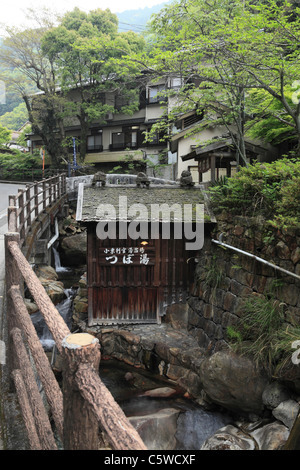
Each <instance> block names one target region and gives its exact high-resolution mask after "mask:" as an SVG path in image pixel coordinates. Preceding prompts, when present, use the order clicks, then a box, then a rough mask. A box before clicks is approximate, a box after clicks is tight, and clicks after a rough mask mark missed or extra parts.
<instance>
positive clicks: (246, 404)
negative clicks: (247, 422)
mask: <svg viewBox="0 0 300 470" xmlns="http://www.w3.org/2000/svg"><path fill="white" fill-rule="evenodd" d="M199 375H200V379H201V382H202V386H203V389H204V391H205V392H206V393H207V395H208V396H209V398H210V399H211V400H212V401H213V402H214V403H217V404H219V405H221V406H223V407H225V408H227V409H229V410H232V411H236V412H239V413H256V414H258V415H260V414H261V413H262V411H263V408H264V406H263V402H262V393H263V391H264V389H265V387H266V384H267V383H268V379H267V377H266V376H265V375H264V374H263V372H262V371H260V370H258V369H257V367H256V366H255V364H254V363H253V362H252V361H251V360H250V359H248V358H246V357H245V356H238V355H236V354H234V353H233V352H232V351H218V352H216V353H215V354H213V355H212V356H210V357H208V358H205V359H204V360H203V361H202V363H201V366H200V369H199Z"/></svg>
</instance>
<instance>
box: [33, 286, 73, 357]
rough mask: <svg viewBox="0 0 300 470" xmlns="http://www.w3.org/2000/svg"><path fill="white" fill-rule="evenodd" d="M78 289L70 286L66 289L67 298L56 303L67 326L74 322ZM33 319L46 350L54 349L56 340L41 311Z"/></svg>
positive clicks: (34, 314)
mask: <svg viewBox="0 0 300 470" xmlns="http://www.w3.org/2000/svg"><path fill="white" fill-rule="evenodd" d="M75 292H76V289H73V288H70V289H65V295H66V299H64V300H63V301H62V302H60V303H59V304H57V305H56V308H57V310H58V311H59V313H60V314H61V316H62V318H63V319H64V320H65V322H66V324H67V326H68V327H69V328H71V324H72V305H73V299H74V295H75ZM31 320H32V322H33V324H34V327H35V329H36V331H37V334H38V336H39V338H40V342H41V343H42V345H43V348H44V350H45V351H52V349H53V347H54V344H55V342H54V340H53V337H52V335H51V333H50V331H49V328H48V327H47V325H46V323H45V320H44V318H43V316H42V314H41V313H40V312H36V313H33V314H32V315H31Z"/></svg>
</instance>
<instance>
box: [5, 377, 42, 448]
mask: <svg viewBox="0 0 300 470" xmlns="http://www.w3.org/2000/svg"><path fill="white" fill-rule="evenodd" d="M12 377H13V380H14V384H15V387H16V392H17V396H18V400H19V404H20V408H21V412H22V416H23V421H24V425H25V428H26V431H27V436H28V442H29V446H30V449H31V450H42V446H41V443H40V440H39V436H38V433H37V430H36V426H35V422H34V417H33V414H32V411H31V407H30V403H29V399H28V395H27V391H26V387H25V384H24V381H23V377H22V373H21V371H20V370H17V369H15V370H13V371H12Z"/></svg>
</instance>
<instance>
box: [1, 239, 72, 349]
mask: <svg viewBox="0 0 300 470" xmlns="http://www.w3.org/2000/svg"><path fill="white" fill-rule="evenodd" d="M8 250H9V252H10V253H11V255H12V257H13V259H14V260H15V262H16V264H17V267H18V268H19V270H20V272H21V274H22V276H23V278H24V280H25V282H26V284H27V287H28V289H29V290H30V292H31V294H32V295H33V298H34V300H35V302H36V304H37V306H38V308H39V310H40V311H41V313H42V315H43V317H44V320H45V322H46V324H47V326H48V328H49V330H50V332H51V334H52V336H53V339H54V341H55V343H56V346H57V348H58V350H59V352H61V343H62V341H63V339H64V338H65V337H66V336H67V335H68V334H70V330H69V328H68V326H67V324H66V323H65V321H64V320H63V318H62V316H61V315H60V314H59V312H58V311H57V309H56V308H55V306H54V305H53V303H52V302H51V300H50V298H49V296H48V294H47V292H46V291H45V289H44V287H43V285H42V283H41V281H40V280H39V278H38V277H37V275H36V274H35V273H34V271H33V270H32V268H31V267H30V265H29V264H28V261H27V259H26V258H25V256H24V255H23V253H22V251H21V250H20V248H19V246H18V244H17V243H14V242H12V243H8ZM13 284H16V282H13ZM10 287H11V286H10Z"/></svg>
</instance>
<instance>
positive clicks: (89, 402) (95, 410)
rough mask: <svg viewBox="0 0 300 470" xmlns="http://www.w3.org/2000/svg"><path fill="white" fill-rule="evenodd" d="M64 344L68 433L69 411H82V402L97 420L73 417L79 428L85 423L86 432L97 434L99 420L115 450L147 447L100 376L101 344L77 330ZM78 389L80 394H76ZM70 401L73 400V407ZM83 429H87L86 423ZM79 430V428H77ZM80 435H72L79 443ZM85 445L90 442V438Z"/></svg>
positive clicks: (143, 448)
mask: <svg viewBox="0 0 300 470" xmlns="http://www.w3.org/2000/svg"><path fill="white" fill-rule="evenodd" d="M63 347H64V354H65V358H66V361H67V363H66V367H67V368H66V370H65V372H64V375H65V379H66V385H67V386H68V389H67V390H65V389H64V397H65V399H66V407H67V406H70V410H69V411H68V412H67V409H65V407H64V411H65V420H64V423H65V424H64V426H65V432H68V433H69V432H70V430H69V431H66V420H68V422H69V426H70V425H71V419H70V417H69V414H70V413H71V411H72V409H73V410H80V408H79V406H80V403H83V404H84V405H85V407H87V408H86V409H87V410H88V415H89V416H90V413H91V411H92V414H93V415H94V420H93V421H92V422H91V423H88V422H87V421H84V416H76V417H73V419H74V420H75V419H76V423H74V424H75V426H76V428H78V429H79V428H80V426H81V423H83V424H85V426H86V428H87V433H89V434H91V433H93V432H94V433H96V428H97V429H98V425H96V424H95V423H99V424H100V425H101V428H102V429H104V430H105V431H106V433H107V435H108V439H109V441H110V443H111V444H112V446H113V448H114V449H118V450H145V449H146V447H145V445H144V443H143V441H142V439H141V438H140V436H139V434H138V432H137V431H136V430H135V428H134V427H133V426H132V425H131V423H130V422H129V421H128V419H127V417H126V416H125V414H124V412H123V410H122V409H121V408H120V406H119V405H118V404H117V402H116V401H115V399H114V398H113V396H112V395H111V393H110V391H109V390H108V389H107V388H106V387H105V385H104V384H103V382H102V380H101V379H100V377H99V362H100V347H99V341H98V339H97V338H95V337H94V336H92V335H89V334H87V333H77V334H73V335H69V336H68V337H66V338H65V339H64V341H63ZM76 391H77V394H75V392H76ZM74 395H75V396H74ZM75 400H77V402H76V401H75ZM71 401H72V402H73V404H72V407H71V405H70V402H71ZM76 406H77V408H76ZM66 413H67V414H68V416H66ZM81 414H82V413H81ZM93 426H94V429H93ZM81 429H85V428H84V427H83V425H82V426H81ZM73 433H74V431H73ZM77 433H78V431H76V434H77ZM80 438H81V439H82V436H81V437H80V436H76V435H73V439H74V440H75V441H76V440H77V441H78V442H79V439H80ZM91 438H92V436H91ZM70 442H71V441H70ZM67 444H68V445H70V444H69V443H67ZM83 444H84V443H82V445H83ZM86 445H88V441H87V442H86Z"/></svg>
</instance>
